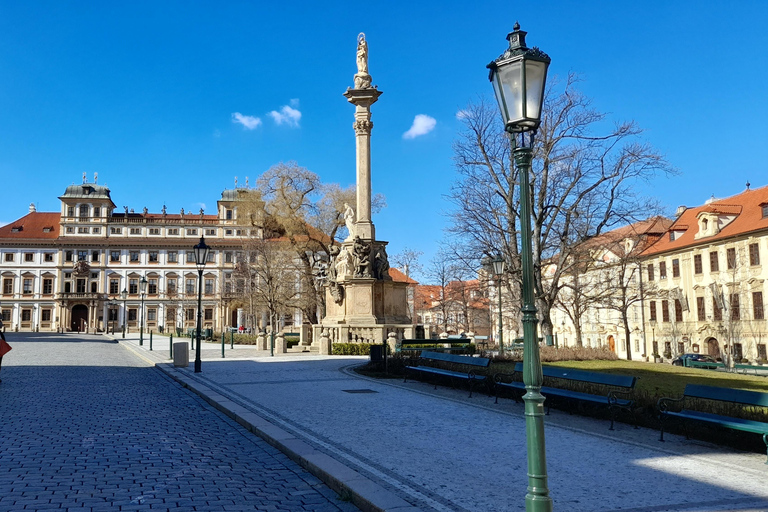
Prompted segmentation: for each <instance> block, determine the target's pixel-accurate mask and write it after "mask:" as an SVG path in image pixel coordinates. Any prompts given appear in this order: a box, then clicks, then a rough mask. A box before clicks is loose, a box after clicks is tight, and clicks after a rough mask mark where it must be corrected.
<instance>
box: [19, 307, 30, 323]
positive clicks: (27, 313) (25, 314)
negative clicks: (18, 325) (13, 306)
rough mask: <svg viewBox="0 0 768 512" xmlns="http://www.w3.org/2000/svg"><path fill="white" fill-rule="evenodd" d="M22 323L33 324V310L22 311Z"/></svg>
mask: <svg viewBox="0 0 768 512" xmlns="http://www.w3.org/2000/svg"><path fill="white" fill-rule="evenodd" d="M21 321H22V322H31V321H32V310H31V309H22V310H21Z"/></svg>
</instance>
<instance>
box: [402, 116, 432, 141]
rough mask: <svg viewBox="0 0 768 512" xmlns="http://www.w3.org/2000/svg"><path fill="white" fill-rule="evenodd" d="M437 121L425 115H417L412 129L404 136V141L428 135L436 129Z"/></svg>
mask: <svg viewBox="0 0 768 512" xmlns="http://www.w3.org/2000/svg"><path fill="white" fill-rule="evenodd" d="M436 124H437V121H436V120H435V118H434V117H430V116H427V115H424V114H417V115H416V117H415V118H414V119H413V125H412V126H411V128H410V129H409V130H408V131H407V132H405V133H404V134H403V138H404V139H415V138H416V137H419V136H421V135H426V134H428V133H429V132H431V131H432V130H434V129H435V125H436Z"/></svg>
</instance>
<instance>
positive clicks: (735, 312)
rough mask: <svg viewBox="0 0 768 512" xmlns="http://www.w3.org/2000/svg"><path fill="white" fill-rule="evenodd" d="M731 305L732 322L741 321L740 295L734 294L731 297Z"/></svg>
mask: <svg viewBox="0 0 768 512" xmlns="http://www.w3.org/2000/svg"><path fill="white" fill-rule="evenodd" d="M730 299H731V300H730V303H731V320H740V319H741V312H740V311H739V294H738V293H732V294H731V297H730Z"/></svg>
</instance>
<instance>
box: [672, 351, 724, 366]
mask: <svg viewBox="0 0 768 512" xmlns="http://www.w3.org/2000/svg"><path fill="white" fill-rule="evenodd" d="M685 359H688V360H689V361H696V362H697V363H712V366H699V368H708V369H714V368H717V361H715V358H714V357H712V356H708V355H706V354H680V355H679V356H677V357H676V358H674V359H673V360H672V364H673V365H675V366H685V361H684V360H685Z"/></svg>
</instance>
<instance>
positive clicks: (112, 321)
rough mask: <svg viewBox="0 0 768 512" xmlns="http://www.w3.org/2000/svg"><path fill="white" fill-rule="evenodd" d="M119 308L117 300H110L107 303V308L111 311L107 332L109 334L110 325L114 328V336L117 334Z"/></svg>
mask: <svg viewBox="0 0 768 512" xmlns="http://www.w3.org/2000/svg"><path fill="white" fill-rule="evenodd" d="M116 307H117V301H116V300H115V299H109V300H108V301H107V308H108V310H109V322H108V323H107V332H109V328H110V324H111V327H112V334H115V318H114V317H115V314H114V313H115V312H116V309H115V308H116Z"/></svg>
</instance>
